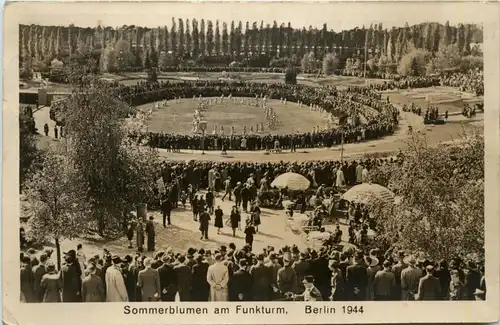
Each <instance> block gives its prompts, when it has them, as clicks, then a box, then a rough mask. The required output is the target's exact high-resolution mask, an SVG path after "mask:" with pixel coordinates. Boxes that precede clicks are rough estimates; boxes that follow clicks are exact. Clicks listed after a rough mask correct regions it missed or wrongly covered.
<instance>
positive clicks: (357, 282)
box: [346, 252, 368, 301]
mask: <svg viewBox="0 0 500 325" xmlns="http://www.w3.org/2000/svg"><path fill="white" fill-rule="evenodd" d="M362 261H363V253H361V252H358V253H357V254H356V257H355V260H354V264H353V265H350V266H348V267H347V269H346V290H347V292H346V293H347V298H348V300H349V301H362V300H365V299H366V286H367V285H368V274H367V272H366V266H364V265H363V264H362Z"/></svg>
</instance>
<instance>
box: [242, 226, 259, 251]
mask: <svg viewBox="0 0 500 325" xmlns="http://www.w3.org/2000/svg"><path fill="white" fill-rule="evenodd" d="M256 233H257V232H256V231H255V227H254V226H253V225H252V221H251V220H250V219H247V220H246V227H245V243H246V244H247V245H249V246H250V248H251V247H252V245H253V236H254V235H255V234H256Z"/></svg>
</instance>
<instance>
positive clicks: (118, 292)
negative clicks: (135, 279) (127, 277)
mask: <svg viewBox="0 0 500 325" xmlns="http://www.w3.org/2000/svg"><path fill="white" fill-rule="evenodd" d="M111 260H112V261H113V265H112V266H110V267H108V269H107V270H106V301H119V302H122V301H128V293H127V287H125V281H124V280H123V275H122V272H121V271H120V270H121V266H120V265H121V262H122V260H121V258H120V257H118V256H117V255H114V256H113V257H112V258H111Z"/></svg>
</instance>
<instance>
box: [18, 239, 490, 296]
mask: <svg viewBox="0 0 500 325" xmlns="http://www.w3.org/2000/svg"><path fill="white" fill-rule="evenodd" d="M78 248H79V249H78V250H77V251H75V250H70V251H69V252H67V253H65V255H64V264H63V265H62V267H61V269H60V270H58V269H57V267H56V266H55V264H54V263H53V262H52V260H51V254H52V252H51V251H50V250H49V251H46V252H44V253H42V254H41V255H40V256H39V257H36V256H35V255H30V254H29V253H28V254H24V253H23V254H21V270H20V274H21V300H22V301H24V302H49V303H54V302H104V301H107V302H126V301H132V302H140V301H146V302H150V301H181V302H183V301H198V302H201V301H276V300H278V301H286V300H305V301H322V300H323V301H324V300H331V301H370V300H376V301H391V300H392V301H396V300H404V301H410V300H485V299H486V283H485V276H484V267H483V266H482V265H478V264H477V263H476V262H474V261H471V260H469V261H467V260H462V259H460V258H452V259H450V260H449V261H445V260H441V261H431V260H429V259H428V258H426V257H425V256H420V255H414V254H408V253H406V252H404V251H391V250H389V251H385V252H383V251H380V250H378V249H371V250H364V251H363V250H356V249H355V248H352V249H343V248H342V247H341V246H326V245H325V246H322V247H321V248H319V249H311V248H309V249H303V250H300V249H299V248H298V247H297V246H295V245H293V246H284V247H281V248H279V249H276V248H274V247H271V246H269V247H267V248H266V249H264V250H263V251H261V252H256V251H254V250H252V248H251V246H250V245H245V246H243V247H236V245H235V244H234V243H230V244H229V245H228V247H226V246H221V247H220V248H218V249H216V250H214V251H211V250H205V249H203V248H189V249H187V251H185V252H175V251H173V250H172V249H170V248H168V249H166V250H164V251H159V252H155V253H154V254H153V257H147V256H145V255H143V254H141V253H139V252H138V253H136V254H135V255H125V256H118V255H116V254H113V255H112V254H111V252H109V251H108V250H107V249H104V251H103V253H102V255H101V254H96V255H94V256H91V257H89V258H88V259H87V258H86V256H85V254H84V253H83V252H82V250H81V246H80V247H78Z"/></svg>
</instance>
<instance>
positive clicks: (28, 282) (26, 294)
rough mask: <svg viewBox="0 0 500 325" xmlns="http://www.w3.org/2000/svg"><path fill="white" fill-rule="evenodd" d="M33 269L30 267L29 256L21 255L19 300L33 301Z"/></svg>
mask: <svg viewBox="0 0 500 325" xmlns="http://www.w3.org/2000/svg"><path fill="white" fill-rule="evenodd" d="M33 281H34V279H33V271H32V268H31V258H29V256H23V257H22V259H21V297H22V298H21V301H23V302H34V301H35V289H34V287H33Z"/></svg>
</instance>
